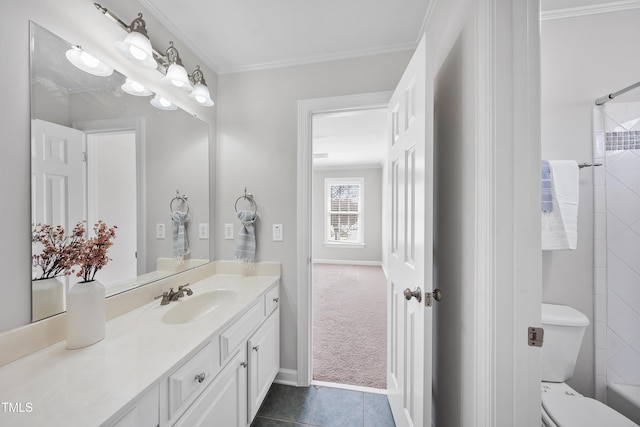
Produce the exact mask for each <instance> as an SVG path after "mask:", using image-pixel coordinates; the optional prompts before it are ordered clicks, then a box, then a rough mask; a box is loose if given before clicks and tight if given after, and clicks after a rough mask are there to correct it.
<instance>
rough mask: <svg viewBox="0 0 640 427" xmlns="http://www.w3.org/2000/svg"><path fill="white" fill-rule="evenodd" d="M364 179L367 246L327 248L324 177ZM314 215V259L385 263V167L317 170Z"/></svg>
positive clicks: (312, 205) (314, 176)
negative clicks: (383, 252)
mask: <svg viewBox="0 0 640 427" xmlns="http://www.w3.org/2000/svg"><path fill="white" fill-rule="evenodd" d="M356 177H362V178H363V182H364V184H363V185H364V193H363V199H364V206H363V218H364V244H365V246H364V247H362V248H340V247H335V246H330V245H325V234H324V221H325V193H324V190H325V187H324V180H325V178H356ZM312 185H313V188H312V191H313V195H312V200H311V211H312V212H311V216H312V227H313V231H312V237H311V238H312V243H313V246H312V248H311V250H312V257H313V259H314V260H338V261H373V262H382V168H381V167H378V168H366V169H364V168H363V169H314V171H313V184H312Z"/></svg>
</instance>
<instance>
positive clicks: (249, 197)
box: [234, 187, 258, 212]
mask: <svg viewBox="0 0 640 427" xmlns="http://www.w3.org/2000/svg"><path fill="white" fill-rule="evenodd" d="M243 199H244V200H247V201H249V204H250V205H251V209H253V211H254V212H257V210H258V205H256V201H255V200H254V199H253V194H251V193H247V187H245V188H244V194H243V195H242V196H240V197H238V198H237V199H236V204H235V206H234V207H235V210H236V212H238V202H239V201H240V200H243Z"/></svg>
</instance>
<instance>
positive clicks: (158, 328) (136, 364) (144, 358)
mask: <svg viewBox="0 0 640 427" xmlns="http://www.w3.org/2000/svg"><path fill="white" fill-rule="evenodd" d="M278 280H279V277H277V276H243V275H235V274H215V275H212V276H210V277H207V278H205V279H203V280H200V281H198V282H195V283H192V284H191V285H190V286H189V287H190V288H191V289H192V290H193V291H194V295H193V297H196V296H198V295H199V294H203V293H206V292H208V291H211V290H217V289H226V290H232V291H234V292H236V293H237V297H236V298H235V299H234V300H232V301H226V302H225V304H224V305H221V306H220V307H218V308H217V309H216V310H214V311H213V312H211V313H209V314H206V315H204V316H203V317H201V318H199V319H197V320H193V321H191V322H189V323H182V324H166V323H164V322H162V320H161V318H162V316H163V315H164V314H165V313H166V312H167V311H168V310H170V309H172V308H174V307H175V306H176V305H177V304H183V303H184V302H186V301H187V300H188V298H192V297H189V296H185V297H184V299H183V301H178V302H172V303H170V304H168V305H165V306H160V304H159V300H157V301H153V302H150V303H148V304H146V305H143V306H141V307H138V308H136V309H134V310H131V311H129V312H127V313H125V314H123V315H121V316H118V317H116V318H114V319H112V320H109V321H108V322H107V324H106V338H105V339H104V340H102V341H100V342H98V343H96V344H94V345H92V346H89V347H85V348H82V349H78V350H67V349H66V348H65V341H60V342H58V343H56V344H54V345H51V346H49V347H46V348H44V349H42V350H40V351H37V352H35V353H32V354H30V355H28V356H26V357H23V358H21V359H19V360H16V361H14V362H12V363H9V364H8V365H5V366H3V367H1V368H0V405H1V406H0V425H2V426H20V427H24V426H38V427H39V426H65V427H68V426H83V427H84V426H94V425H95V426H97V425H100V424H102V423H104V422H105V421H107V420H108V419H109V418H110V417H112V416H113V415H114V414H116V413H117V412H118V411H119V410H120V409H121V408H122V407H124V406H125V405H126V404H127V403H129V402H131V401H132V400H133V399H135V398H136V397H137V396H138V395H140V394H141V393H143V392H144V391H146V390H147V389H149V388H150V387H151V386H153V385H154V384H155V383H156V382H157V381H158V380H159V379H160V378H161V377H162V376H163V375H165V374H167V373H168V372H169V371H171V369H172V368H174V367H175V366H176V365H177V364H179V363H180V362H181V361H182V360H184V359H186V358H188V357H190V356H191V355H192V354H193V353H195V352H196V351H197V350H198V349H199V348H200V347H201V345H202V344H204V343H205V342H206V340H207V339H208V338H209V337H210V336H212V335H213V334H215V333H216V332H219V331H221V330H222V329H223V328H224V327H225V326H227V325H228V324H230V323H231V322H232V321H233V320H234V319H236V318H237V317H238V316H240V315H241V314H242V313H243V312H244V311H245V310H246V309H247V308H249V306H250V305H251V304H252V303H254V302H255V301H256V300H257V299H258V298H259V297H260V296H262V295H263V294H264V293H265V292H266V291H267V290H269V289H270V288H271V287H272V286H273V285H274V284H275V283H276V282H277V281H278Z"/></svg>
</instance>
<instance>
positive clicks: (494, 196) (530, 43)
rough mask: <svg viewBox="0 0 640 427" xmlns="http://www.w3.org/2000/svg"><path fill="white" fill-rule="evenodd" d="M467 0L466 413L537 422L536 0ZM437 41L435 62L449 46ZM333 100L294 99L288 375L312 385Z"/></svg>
mask: <svg viewBox="0 0 640 427" xmlns="http://www.w3.org/2000/svg"><path fill="white" fill-rule="evenodd" d="M434 4H435V6H434V7H433V8H432V9H431V13H430V14H429V16H428V17H427V19H426V20H425V24H426V23H427V21H429V22H431V19H432V18H433V17H434V16H435V15H438V18H437V19H438V20H444V18H443V16H442V14H441V12H442V11H441V10H440V8H441V7H442V8H443V9H445V11H444V12H442V13H444V14H445V17H449V15H452V14H462V13H466V12H462V11H451V10H448V11H447V10H446V8H447V6H448V5H447V3H446V2H440V1H437V2H434ZM473 5H474V8H475V11H474V12H472V13H474V15H473V19H474V22H475V33H476V40H477V44H476V58H477V59H476V61H475V63H474V65H475V67H476V73H475V74H476V75H475V84H476V100H475V106H476V111H477V118H476V135H477V139H476V153H475V177H476V194H475V200H476V202H477V206H476V219H475V230H476V232H475V233H476V239H475V241H476V243H475V248H474V251H475V254H476V257H475V261H474V263H475V266H474V272H472V274H473V275H474V277H475V286H474V294H473V295H472V296H470V298H472V300H473V303H472V305H473V313H472V314H471V316H473V324H474V330H473V334H474V338H473V344H472V345H473V348H472V349H471V350H472V351H473V361H472V364H473V366H472V367H471V370H472V372H471V374H472V378H470V379H469V382H470V384H473V386H472V391H471V393H472V398H473V402H471V403H470V405H469V408H470V409H469V412H470V413H467V414H465V418H466V419H468V420H470V421H472V424H469V425H470V426H473V427H485V426H486V427H489V426H511V425H521V426H539V425H540V422H539V420H540V397H541V396H540V385H539V384H540V372H539V366H540V351H539V350H540V349H538V348H534V347H529V346H528V343H527V338H526V334H527V327H528V326H539V325H540V303H541V301H542V297H541V295H542V291H541V289H542V285H541V278H542V277H541V276H542V271H541V268H542V262H541V252H540V216H539V215H540V214H539V210H537V209H535V207H536V206H539V192H540V183H539V178H540V176H539V174H540V153H541V152H540V117H541V114H540V105H541V103H540V96H541V88H540V54H539V49H540V46H539V44H540V35H539V24H540V2H539V0H531V1H527V2H519V1H515V0H474V1H473ZM434 10H438V11H437V12H435V11H434ZM440 23H442V22H440ZM425 28H426V25H425ZM445 38H446V36H445ZM448 41H449V42H450V40H448ZM448 41H447V40H446V39H445V40H442V39H441V40H440V42H441V43H443V42H444V44H446V43H447V42H448ZM436 49H439V50H438V52H437V53H436V63H438V62H440V61H441V60H442V58H443V57H444V56H446V51H447V49H448V48H447V46H442V45H441V46H437V47H436ZM435 68H436V70H437V69H438V65H436V67H435ZM436 72H437V71H436ZM335 99H340V98H335ZM331 100H332V98H327V99H326V100H325V102H326V105H325V104H324V103H323V101H322V100H306V101H300V102H299V103H298V189H297V200H298V205H297V221H298V224H297V264H296V265H297V321H298V330H297V373H296V372H290V375H291V376H290V378H287V379H288V380H289V381H290V382H291V383H295V384H297V385H298V386H307V385H309V379H310V377H311V372H310V350H311V347H310V332H309V328H310V316H311V305H310V302H311V301H310V295H309V284H310V282H309V280H310V263H311V245H310V244H311V240H310V236H309V234H308V233H309V228H308V227H310V213H311V212H310V202H309V194H310V191H311V176H310V173H311V159H312V152H311V140H310V134H311V114H312V113H313V112H314V111H320V110H322V109H323V108H327V109H330V108H331V106H332V104H331ZM334 102H336V101H335V100H334ZM337 108H339V107H337ZM514 165H517V166H514ZM538 209H539V208H538ZM498 225H499V227H500V233H498ZM498 367H500V368H499V369H498ZM283 380H284V378H283Z"/></svg>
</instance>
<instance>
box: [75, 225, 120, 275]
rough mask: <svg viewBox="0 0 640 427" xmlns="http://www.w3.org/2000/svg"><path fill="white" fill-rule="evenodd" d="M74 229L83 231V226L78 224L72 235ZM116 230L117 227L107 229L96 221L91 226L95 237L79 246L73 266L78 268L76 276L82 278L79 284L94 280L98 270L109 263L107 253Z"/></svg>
mask: <svg viewBox="0 0 640 427" xmlns="http://www.w3.org/2000/svg"><path fill="white" fill-rule="evenodd" d="M76 228H82V230H84V225H83V224H82V223H78V224H77V225H76V227H75V228H74V233H75V230H76ZM116 228H118V227H116V226H115V225H114V226H113V227H108V226H107V224H105V223H104V222H102V221H98V222H97V223H96V224H95V225H94V226H93V232H94V233H95V237H92V238H90V239H87V240H86V241H85V242H84V243H83V244H82V245H81V246H79V251H78V252H77V253H76V256H75V260H74V261H75V262H74V264H76V265H79V266H80V271H78V273H76V276H78V277H82V282H80V283H83V282H91V281H92V280H94V278H95V276H96V273H97V272H98V270H100V269H101V268H102V267H104V266H105V265H107V263H108V262H109V261H111V258H109V257H107V251H108V250H109V248H110V247H111V245H113V242H112V239H115V237H116Z"/></svg>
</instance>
